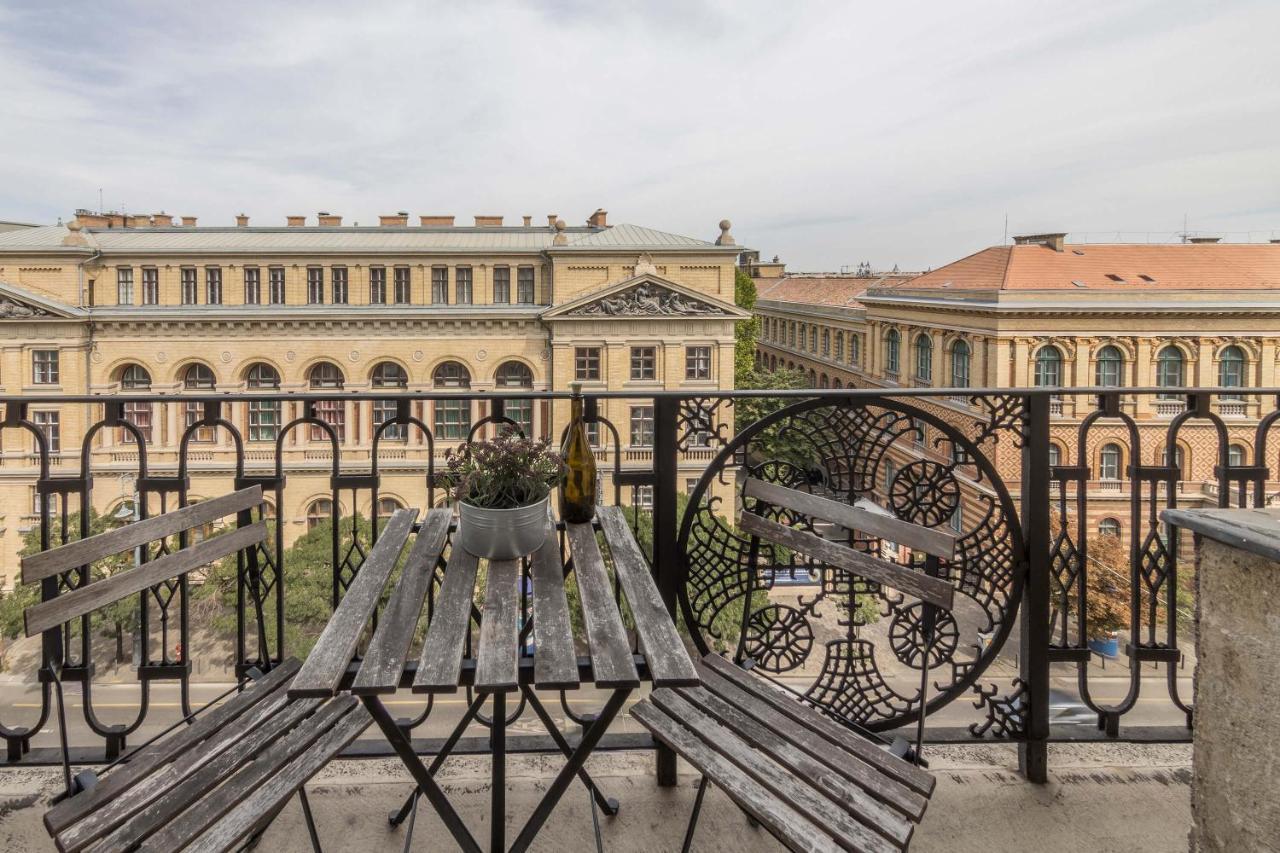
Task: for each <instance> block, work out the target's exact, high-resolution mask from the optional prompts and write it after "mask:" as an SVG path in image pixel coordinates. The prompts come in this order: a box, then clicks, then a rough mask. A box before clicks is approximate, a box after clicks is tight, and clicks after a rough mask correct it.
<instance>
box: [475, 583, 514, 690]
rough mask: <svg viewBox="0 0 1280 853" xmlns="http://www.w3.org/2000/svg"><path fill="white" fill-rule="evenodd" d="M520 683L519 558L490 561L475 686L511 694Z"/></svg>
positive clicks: (481, 613)
mask: <svg viewBox="0 0 1280 853" xmlns="http://www.w3.org/2000/svg"><path fill="white" fill-rule="evenodd" d="M519 686H520V561H519V560H490V561H489V575H488V579H487V581H486V583H485V590H484V609H483V610H481V611H480V653H479V655H478V656H477V660H476V681H475V688H476V690H477V691H479V692H480V693H509V692H511V691H512V690H515V689H516V688H517V687H519Z"/></svg>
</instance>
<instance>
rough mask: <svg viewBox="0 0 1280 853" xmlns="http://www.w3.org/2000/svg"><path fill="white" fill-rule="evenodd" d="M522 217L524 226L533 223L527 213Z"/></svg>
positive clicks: (526, 226)
mask: <svg viewBox="0 0 1280 853" xmlns="http://www.w3.org/2000/svg"><path fill="white" fill-rule="evenodd" d="M523 218H524V227H525V228H528V227H529V226H530V225H532V224H533V217H532V216H528V215H526V216H524V217H523Z"/></svg>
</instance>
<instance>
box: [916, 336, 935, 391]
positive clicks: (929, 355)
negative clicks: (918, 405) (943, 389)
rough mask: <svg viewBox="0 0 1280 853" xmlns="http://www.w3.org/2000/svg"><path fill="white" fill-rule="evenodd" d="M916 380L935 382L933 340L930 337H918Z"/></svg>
mask: <svg viewBox="0 0 1280 853" xmlns="http://www.w3.org/2000/svg"><path fill="white" fill-rule="evenodd" d="M916 379H919V380H920V381H921V382H932V381H933V338H931V337H929V336H928V335H917V336H916Z"/></svg>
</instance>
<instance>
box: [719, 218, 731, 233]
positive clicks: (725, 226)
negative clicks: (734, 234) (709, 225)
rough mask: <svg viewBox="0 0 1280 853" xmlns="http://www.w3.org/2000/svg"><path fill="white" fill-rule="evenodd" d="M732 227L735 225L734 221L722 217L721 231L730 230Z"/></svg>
mask: <svg viewBox="0 0 1280 853" xmlns="http://www.w3.org/2000/svg"><path fill="white" fill-rule="evenodd" d="M732 227H733V223H732V222H730V221H729V220H727V219H721V220H720V230H721V231H728V230H729V229H730V228H732Z"/></svg>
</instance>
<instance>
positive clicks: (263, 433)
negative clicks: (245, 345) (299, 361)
mask: <svg viewBox="0 0 1280 853" xmlns="http://www.w3.org/2000/svg"><path fill="white" fill-rule="evenodd" d="M244 380H245V382H244V384H245V386H246V387H247V388H248V389H249V390H250V391H275V390H279V388H280V373H279V371H277V370H276V369H275V368H274V367H272V366H271V365H269V364H264V363H263V362H261V361H259V362H257V363H256V364H252V365H250V367H249V369H248V371H246V372H245V377H244ZM280 424H281V419H280V401H279V400H250V401H249V440H250V441H275V440H276V436H277V435H279V433H280Z"/></svg>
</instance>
